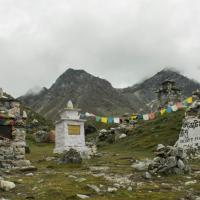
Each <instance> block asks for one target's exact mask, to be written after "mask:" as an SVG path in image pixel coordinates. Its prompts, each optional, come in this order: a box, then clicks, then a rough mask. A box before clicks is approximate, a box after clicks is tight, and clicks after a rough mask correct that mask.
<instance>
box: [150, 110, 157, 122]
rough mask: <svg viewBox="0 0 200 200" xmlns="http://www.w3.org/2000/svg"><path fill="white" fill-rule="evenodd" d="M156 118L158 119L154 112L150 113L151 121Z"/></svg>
mask: <svg viewBox="0 0 200 200" xmlns="http://www.w3.org/2000/svg"><path fill="white" fill-rule="evenodd" d="M155 118H156V116H155V113H153V112H151V113H149V119H151V120H153V119H155Z"/></svg>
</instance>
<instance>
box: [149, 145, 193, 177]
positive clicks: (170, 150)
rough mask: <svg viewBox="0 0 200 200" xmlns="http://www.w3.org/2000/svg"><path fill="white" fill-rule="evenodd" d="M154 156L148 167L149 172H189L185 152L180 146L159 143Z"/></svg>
mask: <svg viewBox="0 0 200 200" xmlns="http://www.w3.org/2000/svg"><path fill="white" fill-rule="evenodd" d="M155 155H156V157H155V158H154V159H153V161H152V163H151V164H150V165H149V167H148V171H149V173H151V174H157V173H158V174H166V175H169V174H178V175H180V174H186V173H189V172H190V167H189V165H188V162H187V154H186V153H185V151H184V150H183V149H182V148H179V147H172V146H164V145H162V144H159V145H158V147H157V149H156V152H155Z"/></svg>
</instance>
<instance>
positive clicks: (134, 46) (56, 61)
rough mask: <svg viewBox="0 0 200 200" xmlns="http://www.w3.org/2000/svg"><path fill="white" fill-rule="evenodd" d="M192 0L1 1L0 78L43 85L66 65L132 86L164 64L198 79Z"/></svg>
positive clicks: (198, 11)
mask: <svg viewBox="0 0 200 200" xmlns="http://www.w3.org/2000/svg"><path fill="white" fill-rule="evenodd" d="M199 25H200V3H199V1H198V0H194V1H192V2H191V1H187V0H169V1H159V0H155V1H150V0H134V1H132V0H124V1H121V0H109V1H106V0H85V1H82V0H73V1H72V0H59V1H55V0H40V1H33V0H30V1H27V0H21V1H15V0H0V30H1V31H0V70H1V73H0V85H1V87H3V88H5V90H7V91H8V92H10V93H11V94H13V95H15V96H19V95H22V94H24V93H25V92H26V91H27V90H28V89H29V88H32V87H34V86H35V85H39V86H47V87H49V86H50V85H51V84H52V83H53V81H55V79H56V78H57V77H58V76H59V75H60V74H61V73H62V72H64V71H65V70H66V68H68V67H74V68H83V69H85V70H86V71H88V72H90V73H92V74H94V75H96V76H100V77H103V78H106V79H108V80H109V81H111V83H112V84H113V85H114V86H115V87H124V86H129V85H133V84H134V83H137V82H138V81H141V80H142V79H144V78H145V77H149V76H151V75H153V74H154V73H156V72H157V71H158V70H161V69H162V68H164V67H174V68H176V69H178V70H181V71H182V72H183V73H184V74H185V75H187V76H189V77H190V78H194V79H196V80H199V78H200V74H199V73H198V72H199V65H200V63H199V50H200V45H199V44H200V38H199V33H200V26H199Z"/></svg>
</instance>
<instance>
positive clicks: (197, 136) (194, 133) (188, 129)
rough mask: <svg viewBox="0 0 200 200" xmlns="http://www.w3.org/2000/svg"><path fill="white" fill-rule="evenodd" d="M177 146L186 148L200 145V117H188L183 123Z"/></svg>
mask: <svg viewBox="0 0 200 200" xmlns="http://www.w3.org/2000/svg"><path fill="white" fill-rule="evenodd" d="M176 146H178V147H182V148H185V149H188V148H198V147H200V119H199V118H197V117H187V118H186V119H185V120H184V122H183V125H182V128H181V132H180V135H179V139H178V141H177V143H176Z"/></svg>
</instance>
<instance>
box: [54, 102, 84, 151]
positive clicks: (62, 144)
mask: <svg viewBox="0 0 200 200" xmlns="http://www.w3.org/2000/svg"><path fill="white" fill-rule="evenodd" d="M79 111H80V109H75V108H74V107H73V104H72V102H71V101H69V102H68V104H67V108H65V109H64V111H63V112H61V114H60V118H61V119H60V120H59V121H57V122H56V133H55V149H54V153H63V152H64V151H66V150H69V149H71V148H72V149H75V150H77V151H78V152H85V151H87V147H86V145H85V131H84V122H85V120H83V119H80V117H79Z"/></svg>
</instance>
